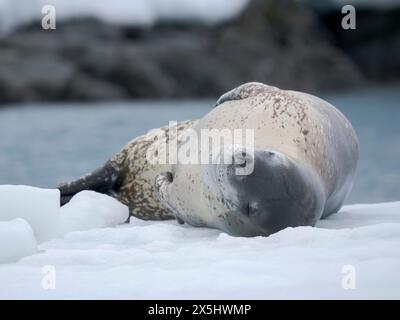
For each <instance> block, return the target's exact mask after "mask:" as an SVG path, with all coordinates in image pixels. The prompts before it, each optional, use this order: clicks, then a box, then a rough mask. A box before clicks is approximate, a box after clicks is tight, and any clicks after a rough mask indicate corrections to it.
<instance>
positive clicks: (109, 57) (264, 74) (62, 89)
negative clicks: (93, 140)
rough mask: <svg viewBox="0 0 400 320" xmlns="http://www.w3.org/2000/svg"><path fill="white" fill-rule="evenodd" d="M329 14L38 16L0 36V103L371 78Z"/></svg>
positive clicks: (272, 10) (260, 10)
mask: <svg viewBox="0 0 400 320" xmlns="http://www.w3.org/2000/svg"><path fill="white" fill-rule="evenodd" d="M329 19H331V20H329ZM329 19H325V20H323V21H321V17H319V16H318V15H317V14H316V13H315V12H313V11H312V10H311V9H310V8H308V7H306V6H303V5H301V4H299V2H297V1H294V0H283V1H279V2H277V1H272V0H267V1H265V0H253V1H251V2H250V4H249V6H248V7H247V8H246V9H245V10H244V11H243V13H242V14H241V15H240V16H239V17H237V18H235V19H234V20H231V21H229V22H225V23H224V24H221V25H216V26H205V25H201V24H196V25H187V24H176V23H174V24H172V23H171V24H165V23H164V24H158V25H156V26H154V27H152V28H139V27H126V26H125V27H123V26H116V25H110V24H107V23H104V22H100V21H96V20H93V19H80V20H75V21H67V22H63V23H58V25H57V29H56V30H52V31H44V30H42V29H40V25H39V24H38V23H37V24H34V25H31V26H27V27H24V28H22V29H19V30H16V31H15V32H13V33H12V34H10V35H8V36H6V37H4V38H2V39H0V103H3V104H4V103H13V102H25V101H69V100H102V99H130V98H188V97H190V98H194V97H217V96H219V95H220V94H221V93H223V92H225V91H227V90H229V89H230V88H232V87H235V86H237V85H238V84H241V83H244V82H247V81H260V82H265V83H269V84H273V85H276V86H279V87H282V88H290V89H295V90H303V91H308V92H314V93H316V92H322V91H328V90H343V89H351V88H354V87H357V86H362V85H365V84H367V83H369V82H371V81H375V80H380V77H376V76H375V75H374V73H373V72H372V74H371V72H369V71H368V70H369V69H368V68H370V63H368V62H365V59H371V58H370V57H369V56H368V55H367V56H368V57H367V58H364V60H362V56H363V55H362V54H361V53H362V52H363V50H364V49H362V48H363V46H365V42H364V43H362V42H361V43H359V44H358V46H357V47H354V43H357V41H356V42H354V41H353V42H351V45H348V44H346V42H340V41H342V40H340V39H344V38H343V36H342V38H340V37H339V38H335V33H334V32H333V31H332V28H333V29H334V28H335V24H334V23H332V22H330V23H331V24H329V23H327V21H328V20H329V21H332V19H333V18H332V17H330V18H329ZM337 19H339V20H338V21H337V23H338V26H340V16H339V17H337ZM333 21H335V19H333ZM332 26H333V27H332ZM352 36H353V37H354V36H355V35H354V34H353V35H352ZM393 37H397V38H396V39H397V42H396V43H395V44H394V43H392V44H391V45H392V46H397V47H396V50H397V52H399V50H398V49H399V45H400V40H399V39H400V33H397V34H394V35H393ZM343 43H344V44H343ZM373 45H375V47H374V48H375V50H378V49H376V44H373ZM383 45H386V42H384V43H383ZM352 46H353V47H352ZM349 48H351V49H349ZM365 50H368V52H369V51H370V50H369V47H368V46H367V47H366V48H365ZM373 53H374V52H373ZM376 54H377V53H376V52H375V56H376ZM360 56H361V58H360ZM364 56H365V54H364ZM383 58H386V56H384V57H383ZM357 59H361V60H362V61H363V62H362V63H357V62H356V60H357ZM394 61H395V63H397V65H396V67H397V68H398V65H400V64H398V58H396V59H394ZM386 64H387V63H386ZM375 66H376V64H375ZM378 67H379V66H378ZM386 69H391V68H390V67H388V66H386ZM391 74H395V72H391ZM395 75H396V74H395ZM398 76H399V74H397V77H398ZM397 77H396V76H392V77H390V80H391V81H396V80H398V78H397Z"/></svg>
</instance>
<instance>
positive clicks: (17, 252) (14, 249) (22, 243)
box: [0, 219, 36, 263]
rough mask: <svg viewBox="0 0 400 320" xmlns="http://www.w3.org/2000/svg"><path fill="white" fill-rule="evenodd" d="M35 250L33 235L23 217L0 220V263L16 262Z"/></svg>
mask: <svg viewBox="0 0 400 320" xmlns="http://www.w3.org/2000/svg"><path fill="white" fill-rule="evenodd" d="M35 252H36V240H35V236H34V235H33V231H32V228H31V227H30V225H29V224H28V223H27V222H26V221H25V220H24V219H14V220H11V221H0V263H10V262H16V261H18V260H19V259H21V258H22V257H25V256H29V255H32V254H34V253H35Z"/></svg>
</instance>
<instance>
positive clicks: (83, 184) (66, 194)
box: [58, 161, 120, 205]
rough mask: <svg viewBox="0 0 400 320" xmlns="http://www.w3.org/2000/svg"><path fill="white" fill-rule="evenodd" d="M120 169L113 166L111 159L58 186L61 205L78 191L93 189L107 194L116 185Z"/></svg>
mask: <svg viewBox="0 0 400 320" xmlns="http://www.w3.org/2000/svg"><path fill="white" fill-rule="evenodd" d="M119 176H120V171H119V170H118V169H117V168H115V166H114V165H113V164H112V162H111V161H108V162H106V163H105V164H104V165H103V166H102V167H100V168H98V169H96V170H95V171H93V172H92V173H89V174H88V175H86V176H84V177H82V178H80V179H78V180H75V181H72V182H67V183H62V184H61V185H59V186H58V189H59V190H60V193H61V200H60V202H61V205H64V204H66V203H68V202H69V201H70V200H71V198H72V197H73V196H74V195H75V194H77V193H78V192H80V191H83V190H93V191H97V192H100V193H105V194H109V193H110V192H111V191H112V189H113V188H114V186H115V185H116V183H117V181H118V178H119Z"/></svg>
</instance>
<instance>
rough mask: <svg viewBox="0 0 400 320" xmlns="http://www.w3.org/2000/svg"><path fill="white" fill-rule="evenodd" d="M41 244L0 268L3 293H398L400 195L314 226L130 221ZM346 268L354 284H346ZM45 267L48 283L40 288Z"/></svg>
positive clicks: (26, 295) (112, 295)
mask: <svg viewBox="0 0 400 320" xmlns="http://www.w3.org/2000/svg"><path fill="white" fill-rule="evenodd" d="M85 201H88V198H86V200H85ZM103 205H108V204H103ZM93 206H94V204H93ZM72 208H75V209H76V210H83V211H84V210H85V206H83V205H82V206H80V205H78V203H76V204H73V203H72V204H71V206H70V207H69V209H68V210H70V211H71V212H70V214H71V215H75V214H76V216H78V213H77V212H74V210H75V209H72ZM92 208H94V207H92ZM89 211H90V210H89ZM100 211H101V210H100ZM61 215H62V214H61ZM106 216H107V217H108V214H107V215H106ZM85 219H86V218H85ZM101 225H102V224H101V223H99V224H98V226H101ZM39 250H40V252H39V253H37V254H34V255H31V256H29V257H25V258H23V259H21V260H20V261H19V262H18V263H13V264H3V265H0V298H2V299H10V298H35V299H36V298H37V299H53V298H60V299H72V298H83V299H94V298H128V299H143V298H153V299H157V298H166V299H173V298H183V299H190V298H192V299H204V298H222V299H226V298H243V299H246V298H255V299H274V298H306V299H309V298H320V299H334V298H341V299H355V298H362V299H369V298H377V299H384V298H388V299H394V298H397V299H399V298H400V273H399V270H400V202H392V203H382V204H374V205H350V206H345V207H344V208H343V209H342V210H341V212H339V213H338V214H336V215H333V216H331V217H329V218H328V219H326V220H324V221H321V222H320V223H319V225H318V227H317V228H312V227H300V228H287V229H285V230H282V231H281V232H278V233H276V234H274V235H271V236H270V237H255V238H241V237H231V236H229V235H227V234H225V233H222V232H220V231H218V230H212V229H206V228H193V227H190V226H188V225H186V224H185V225H179V224H177V223H176V222H175V221H166V222H157V221H141V220H138V219H135V218H132V219H131V221H130V223H129V224H123V225H121V226H118V227H115V228H103V229H92V230H87V231H76V232H70V233H67V234H66V235H65V236H64V237H63V238H58V239H53V240H51V241H47V242H44V243H42V244H40V245H39ZM349 266H350V268H353V269H354V271H355V278H354V279H355V289H348V290H345V289H344V288H343V287H342V282H343V281H344V279H345V277H346V275H347V273H346V272H347V271H346V270H348V268H349ZM49 268H50V269H54V271H55V272H54V274H53V276H54V279H53V280H54V285H55V288H54V289H50V290H46V288H47V287H46V286H45V287H42V283H43V279H44V277H45V276H46V272H45V271H46V270H49ZM343 272H345V273H343Z"/></svg>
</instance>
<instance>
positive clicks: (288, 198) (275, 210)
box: [207, 150, 323, 236]
mask: <svg viewBox="0 0 400 320" xmlns="http://www.w3.org/2000/svg"><path fill="white" fill-rule="evenodd" d="M247 166H250V168H251V170H249V172H250V173H249V174H247V173H246V171H242V170H243V169H244V168H245V167H247ZM238 169H239V170H238ZM207 173H208V174H207V176H208V177H209V178H208V184H209V185H212V188H211V189H212V190H213V192H214V194H215V196H216V198H217V199H220V201H221V203H222V206H219V207H216V211H217V212H215V214H216V216H217V217H218V219H219V227H220V228H221V229H222V230H224V231H226V232H228V233H231V234H235V235H241V236H257V235H264V236H267V235H270V234H272V233H275V232H278V231H279V230H282V229H284V228H286V227H297V226H314V225H315V223H316V222H317V221H318V220H319V218H320V217H321V214H322V210H323V202H322V201H321V199H323V196H322V195H321V192H323V191H322V190H323V189H322V187H321V186H320V182H319V180H318V179H317V178H314V175H313V173H312V171H311V170H309V169H308V168H305V167H302V166H300V165H299V164H297V163H295V162H294V161H293V160H290V159H289V158H288V157H286V156H285V155H283V154H281V153H278V152H275V151H271V150H255V151H254V154H253V155H250V154H246V152H243V151H239V152H238V153H236V154H234V156H233V161H232V163H231V164H224V163H219V164H214V165H209V166H208V168H207ZM243 173H244V174H243Z"/></svg>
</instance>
